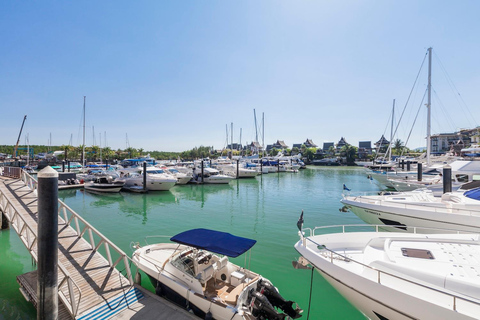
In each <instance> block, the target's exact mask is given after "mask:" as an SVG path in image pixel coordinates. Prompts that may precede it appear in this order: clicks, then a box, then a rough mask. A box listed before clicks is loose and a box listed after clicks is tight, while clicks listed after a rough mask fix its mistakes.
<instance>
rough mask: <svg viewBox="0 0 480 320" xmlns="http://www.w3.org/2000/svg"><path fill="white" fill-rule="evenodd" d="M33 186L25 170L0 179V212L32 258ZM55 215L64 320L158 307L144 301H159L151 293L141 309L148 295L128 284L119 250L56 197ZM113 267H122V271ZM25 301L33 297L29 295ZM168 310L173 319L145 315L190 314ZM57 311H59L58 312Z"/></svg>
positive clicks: (127, 270) (34, 252) (126, 266)
mask: <svg viewBox="0 0 480 320" xmlns="http://www.w3.org/2000/svg"><path fill="white" fill-rule="evenodd" d="M36 189H37V182H36V180H35V179H33V178H32V177H31V176H30V175H28V174H27V173H25V172H22V177H21V179H5V178H2V179H0V211H2V213H3V214H4V215H5V216H6V218H7V219H8V221H9V222H10V224H11V226H12V228H13V229H15V231H16V232H17V234H18V235H19V237H20V239H21V240H22V242H23V243H24V244H25V246H26V247H27V249H28V250H29V252H30V254H31V255H32V257H33V259H34V260H35V261H37V222H38V217H37V213H38V211H37V201H38V197H37V191H36ZM58 214H59V216H58V247H59V252H58V268H59V270H58V278H59V279H58V294H59V306H60V305H61V304H63V306H64V307H65V308H66V310H67V311H68V314H69V315H70V319H72V318H74V319H79V320H90V319H112V318H118V319H129V318H132V317H134V315H135V313H136V312H134V310H135V308H137V309H138V310H143V311H142V312H143V313H145V314H147V313H146V310H148V309H152V310H154V309H159V307H158V306H157V307H153V308H151V307H150V308H149V306H146V305H144V304H145V301H147V300H148V301H151V303H153V304H158V301H159V300H155V299H152V298H151V297H150V298H149V299H145V301H142V303H140V304H139V305H144V306H143V307H138V306H135V304H136V303H138V301H139V300H141V299H144V297H145V295H148V294H147V293H146V292H145V291H144V290H143V292H142V289H141V288H140V287H138V286H135V285H134V282H133V279H132V274H131V270H130V262H129V260H128V257H127V255H126V254H125V253H124V252H123V251H122V250H121V249H120V248H118V247H117V246H116V245H115V244H113V243H112V242H111V241H109V240H108V239H107V238H106V237H105V236H103V235H102V234H101V233H100V232H99V231H97V230H96V229H95V228H94V227H93V226H91V225H90V224H89V223H88V222H87V221H85V220H84V219H83V218H82V217H80V216H79V215H78V214H77V213H75V212H74V211H73V210H72V209H70V208H69V207H68V206H67V205H66V204H65V203H63V202H62V201H59V205H58ZM102 254H103V255H102ZM116 267H118V269H122V272H124V274H122V272H120V271H118V270H117V268H116ZM35 279H36V278H35ZM30 282H32V280H30ZM31 287H33V286H31ZM27 291H28V290H27ZM29 291H30V295H35V294H36V290H34V289H30V290H29ZM24 294H25V291H24ZM31 299H33V300H34V299H35V297H31ZM162 308H163V307H162ZM162 308H160V309H162ZM167 309H168V308H167ZM174 313H175V314H176V316H175V317H172V316H166V314H165V315H160V314H156V316H155V317H150V318H151V319H153V318H155V319H162V318H163V319H192V318H194V317H192V316H191V315H190V314H189V313H186V312H185V313H178V312H175V311H174ZM60 314H62V315H63V314H64V313H61V312H59V315H60ZM164 316H165V317H164ZM62 317H63V316H62ZM67 318H68V317H67ZM142 319H149V317H142Z"/></svg>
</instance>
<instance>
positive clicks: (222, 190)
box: [170, 184, 233, 208]
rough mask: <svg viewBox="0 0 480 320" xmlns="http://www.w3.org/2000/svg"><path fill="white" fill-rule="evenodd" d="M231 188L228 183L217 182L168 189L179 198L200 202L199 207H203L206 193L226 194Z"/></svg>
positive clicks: (206, 196)
mask: <svg viewBox="0 0 480 320" xmlns="http://www.w3.org/2000/svg"><path fill="white" fill-rule="evenodd" d="M232 190H233V187H232V186H231V185H230V184H219V185H207V184H203V185H191V184H187V185H184V186H177V187H174V188H172V189H170V191H171V192H172V193H173V194H174V195H175V196H176V197H177V198H179V199H185V200H189V201H198V202H200V208H203V207H204V206H205V201H206V200H207V198H208V195H212V194H225V195H228V194H230V193H231V191H232Z"/></svg>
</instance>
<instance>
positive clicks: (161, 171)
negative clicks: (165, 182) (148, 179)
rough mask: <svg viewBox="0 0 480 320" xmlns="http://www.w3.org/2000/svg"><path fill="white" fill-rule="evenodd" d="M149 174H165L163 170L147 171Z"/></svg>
mask: <svg viewBox="0 0 480 320" xmlns="http://www.w3.org/2000/svg"><path fill="white" fill-rule="evenodd" d="M147 173H148V174H160V173H165V171H163V170H162V169H156V170H147Z"/></svg>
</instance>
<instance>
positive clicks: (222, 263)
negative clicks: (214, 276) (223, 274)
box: [217, 256, 228, 270]
mask: <svg viewBox="0 0 480 320" xmlns="http://www.w3.org/2000/svg"><path fill="white" fill-rule="evenodd" d="M227 263H228V257H227V256H223V257H222V258H221V259H220V260H218V261H217V270H220V269H222V268H224V267H226V266H227Z"/></svg>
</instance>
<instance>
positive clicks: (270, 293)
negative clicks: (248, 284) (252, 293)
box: [257, 279, 303, 319]
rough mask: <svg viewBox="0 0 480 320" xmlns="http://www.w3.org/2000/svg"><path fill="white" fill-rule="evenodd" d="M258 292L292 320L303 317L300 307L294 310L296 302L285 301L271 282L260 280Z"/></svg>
mask: <svg viewBox="0 0 480 320" xmlns="http://www.w3.org/2000/svg"><path fill="white" fill-rule="evenodd" d="M257 291H259V292H260V293H262V294H263V295H264V296H265V297H266V298H267V299H268V300H269V301H270V303H271V304H272V305H273V306H275V307H277V308H279V309H281V310H282V311H283V312H285V313H286V314H288V316H289V317H291V318H292V319H297V318H300V317H301V316H302V315H301V314H300V313H302V312H303V310H302V309H300V308H299V307H298V306H296V307H295V309H294V308H293V304H294V303H295V302H293V301H287V300H285V299H284V298H283V297H282V296H281V295H280V293H279V292H278V290H277V288H275V287H274V286H273V284H272V283H271V282H270V281H268V280H265V279H260V280H258V282H257Z"/></svg>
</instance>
